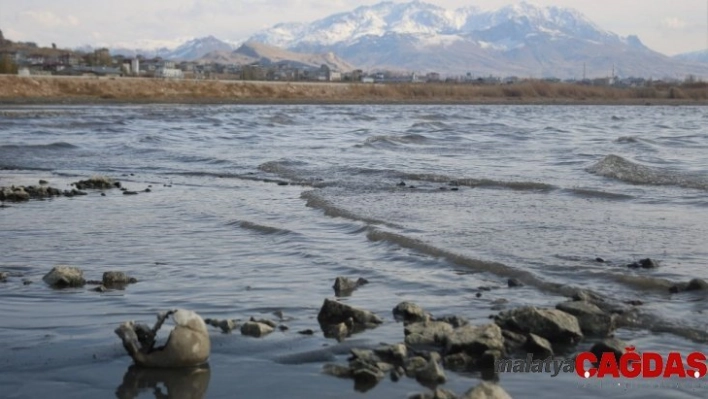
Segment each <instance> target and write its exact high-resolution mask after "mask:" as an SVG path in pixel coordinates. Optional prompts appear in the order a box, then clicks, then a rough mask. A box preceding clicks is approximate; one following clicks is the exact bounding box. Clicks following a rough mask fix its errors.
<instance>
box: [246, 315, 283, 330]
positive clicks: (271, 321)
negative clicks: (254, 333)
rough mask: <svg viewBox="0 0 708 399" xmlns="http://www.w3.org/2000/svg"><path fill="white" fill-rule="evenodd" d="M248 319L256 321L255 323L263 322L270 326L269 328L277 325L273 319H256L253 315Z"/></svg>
mask: <svg viewBox="0 0 708 399" xmlns="http://www.w3.org/2000/svg"><path fill="white" fill-rule="evenodd" d="M249 321H254V322H256V323H261V324H265V325H267V326H270V327H271V328H276V327H278V323H276V322H274V321H273V320H268V319H258V320H256V318H255V317H251V319H250V320H249Z"/></svg>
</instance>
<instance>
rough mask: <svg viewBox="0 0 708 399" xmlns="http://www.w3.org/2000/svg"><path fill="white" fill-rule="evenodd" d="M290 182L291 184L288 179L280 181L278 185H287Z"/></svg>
mask: <svg viewBox="0 0 708 399" xmlns="http://www.w3.org/2000/svg"><path fill="white" fill-rule="evenodd" d="M288 184H289V183H288V182H286V181H279V182H278V185H279V186H287V185H288Z"/></svg>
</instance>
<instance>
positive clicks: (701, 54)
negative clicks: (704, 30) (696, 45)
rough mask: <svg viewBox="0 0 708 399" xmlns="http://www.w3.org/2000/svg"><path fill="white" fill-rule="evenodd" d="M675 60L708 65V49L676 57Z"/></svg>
mask: <svg viewBox="0 0 708 399" xmlns="http://www.w3.org/2000/svg"><path fill="white" fill-rule="evenodd" d="M674 59H676V60H680V61H689V62H701V63H708V49H706V50H700V51H692V52H690V53H683V54H679V55H675V56H674Z"/></svg>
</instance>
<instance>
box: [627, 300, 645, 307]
mask: <svg viewBox="0 0 708 399" xmlns="http://www.w3.org/2000/svg"><path fill="white" fill-rule="evenodd" d="M624 303H626V304H627V305H632V306H642V305H644V302H642V301H639V300H630V301H625V302H624Z"/></svg>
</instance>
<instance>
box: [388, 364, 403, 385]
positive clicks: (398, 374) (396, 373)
mask: <svg viewBox="0 0 708 399" xmlns="http://www.w3.org/2000/svg"><path fill="white" fill-rule="evenodd" d="M404 375H406V370H405V369H404V368H403V367H402V366H398V367H395V368H393V369H391V381H393V382H397V381H398V380H400V379H401V378H403V376H404Z"/></svg>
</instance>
